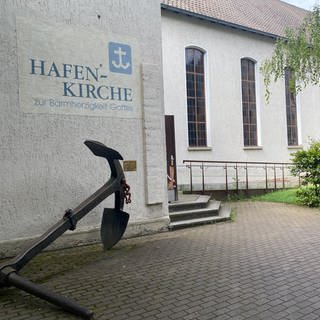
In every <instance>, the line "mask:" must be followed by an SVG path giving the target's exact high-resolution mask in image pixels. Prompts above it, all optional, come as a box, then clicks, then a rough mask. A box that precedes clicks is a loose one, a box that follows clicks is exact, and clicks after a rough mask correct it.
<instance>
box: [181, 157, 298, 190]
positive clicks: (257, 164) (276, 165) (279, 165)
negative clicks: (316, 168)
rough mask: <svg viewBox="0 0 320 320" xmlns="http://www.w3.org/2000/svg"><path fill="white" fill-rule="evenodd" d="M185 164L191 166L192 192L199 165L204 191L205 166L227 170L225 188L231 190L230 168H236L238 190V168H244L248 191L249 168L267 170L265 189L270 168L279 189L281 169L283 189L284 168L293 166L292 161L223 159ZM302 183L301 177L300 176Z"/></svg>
mask: <svg viewBox="0 0 320 320" xmlns="http://www.w3.org/2000/svg"><path fill="white" fill-rule="evenodd" d="M183 164H186V167H187V168H189V177H190V192H191V193H192V192H193V170H192V168H193V167H194V168H195V167H199V168H200V169H201V179H202V183H201V184H202V193H204V192H205V170H204V169H205V168H208V167H222V168H223V169H224V171H225V190H226V192H229V185H228V175H229V171H228V168H233V169H234V170H235V181H236V190H237V191H239V175H238V169H240V168H243V169H244V170H245V171H246V173H245V184H246V188H245V190H246V192H248V190H249V173H248V171H249V170H248V168H250V167H251V168H252V167H254V168H261V169H264V170H265V189H266V190H268V189H269V187H268V169H271V170H273V180H274V188H273V189H277V188H278V189H279V186H278V185H277V173H276V170H277V169H280V170H281V171H282V189H284V188H285V175H284V169H285V168H288V167H291V166H293V163H290V162H262V161H223V160H183ZM299 185H300V177H299Z"/></svg>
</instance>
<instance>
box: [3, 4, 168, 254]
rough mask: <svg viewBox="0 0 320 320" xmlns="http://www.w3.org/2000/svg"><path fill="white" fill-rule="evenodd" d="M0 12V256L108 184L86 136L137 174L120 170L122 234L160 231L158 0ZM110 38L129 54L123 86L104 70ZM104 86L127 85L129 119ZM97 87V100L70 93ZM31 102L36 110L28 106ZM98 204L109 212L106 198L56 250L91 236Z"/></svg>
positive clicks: (163, 205)
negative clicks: (128, 195) (125, 187)
mask: <svg viewBox="0 0 320 320" xmlns="http://www.w3.org/2000/svg"><path fill="white" fill-rule="evenodd" d="M0 6H1V10H0V43H1V46H0V69H1V73H0V110H1V116H0V136H1V152H0V161H1V166H0V180H1V184H0V212H1V218H0V248H1V249H0V257H1V256H5V255H8V254H12V253H14V252H17V251H19V249H20V247H21V246H23V245H25V241H26V240H27V239H32V238H35V237H36V236H38V235H40V234H42V233H43V232H44V231H46V230H47V229H48V228H49V227H50V226H51V225H53V224H54V223H55V222H57V221H58V220H59V219H61V218H62V216H63V214H64V211H65V210H66V209H67V208H75V207H76V206H77V205H79V204H80V203H81V202H82V201H84V200H85V199H86V198H87V197H88V196H90V195H91V194H92V193H93V192H94V191H96V190H97V189H98V188H99V187H100V186H102V184H104V183H105V182H106V180H107V179H108V177H109V171H108V170H109V169H107V165H106V162H105V161H104V160H102V159H101V158H100V159H99V158H97V157H95V156H94V155H93V154H92V153H91V152H90V150H89V149H87V148H86V146H85V145H84V144H83V142H84V141H85V140H86V139H91V140H97V141H100V142H102V143H104V144H105V145H107V146H109V147H111V148H114V149H116V150H117V151H119V152H120V153H121V154H122V156H123V158H124V160H132V161H135V162H136V167H137V169H136V170H135V171H129V172H126V179H127V183H128V184H129V185H130V186H131V192H132V203H131V204H130V205H125V208H124V210H125V211H127V212H128V213H129V214H130V220H129V227H128V229H127V233H126V234H127V236H129V235H137V234H142V233H146V232H153V231H158V230H160V229H162V228H165V227H166V226H167V224H168V208H167V193H166V173H165V144H164V129H163V126H164V120H163V114H164V112H163V103H162V96H163V92H162V90H163V89H162V71H161V70H162V61H161V15H160V7H159V1H158V0H139V1H135V3H134V5H133V3H132V1H129V0H122V1H113V0H111V1H102V0H101V1H100V0H98V1H90V0H81V1H67V2H66V1H64V0H58V1H57V0H50V1H6V0H1V1H0ZM150 21H152V23H151V24H150ZM110 42H120V43H124V44H129V45H130V47H131V48H132V59H133V62H132V63H133V67H134V70H133V72H132V76H134V77H135V78H134V79H135V80H134V81H133V82H131V84H130V81H129V80H128V79H129V76H131V75H128V74H118V75H117V74H115V73H111V72H109V71H107V70H108V69H107V66H106V61H107V55H108V53H107V44H108V43H110ZM109 55H110V54H109ZM109 58H110V56H109ZM31 59H34V61H35V62H34V63H35V66H36V67H35V68H36V69H34V72H32V69H30V68H32V65H31V64H30V63H32V60H31ZM41 61H45V62H43V63H45V68H46V71H45V72H43V73H44V74H42V69H41V63H42V62H41ZM100 61H101V62H100ZM124 62H125V61H123V63H124ZM53 63H55V66H56V68H55V67H54V66H53ZM63 63H64V64H65V66H63ZM99 63H100V65H99ZM124 64H125V63H124ZM67 65H69V67H68V66H67ZM75 65H79V66H78V67H77V68H78V69H77V71H75ZM81 65H82V67H81ZM70 66H71V67H70ZM86 66H89V67H90V68H91V69H92V70H98V69H99V68H100V69H99V70H100V71H99V70H98V71H99V72H100V75H103V76H105V77H104V78H107V80H105V79H103V78H102V77H100V78H99V81H98V80H96V79H95V77H94V76H93V75H92V73H91V74H89V76H87V78H89V77H90V79H87V78H86V77H85V76H84V74H85V73H84V72H83V71H84V70H86V69H85V68H86ZM28 68H29V69H28ZM63 68H65V70H69V69H70V70H72V72H73V80H72V81H73V82H74V83H75V85H73V86H71V84H68V86H69V87H68V88H69V89H65V92H64V96H63V97H62V93H61V92H63V91H61V90H63V82H66V81H71V80H70V77H69V76H70V73H68V71H64V72H65V77H63V71H62V70H63ZM68 68H69V69H68ZM28 70H30V73H28ZM101 70H102V71H101ZM98 71H97V72H98ZM70 72H71V71H70ZM82 72H83V73H82ZM94 72H95V71H94ZM94 72H93V73H94ZM102 72H106V73H102ZM68 77H69V79H66V78H68ZM87 80H88V81H87ZM104 81H109V82H110V83H112V84H114V85H115V86H118V87H124V86H129V87H130V89H127V91H126V98H125V100H126V101H125V102H126V104H127V105H128V106H129V107H128V108H129V109H128V110H129V111H130V110H131V109H130V108H131V107H132V108H133V109H134V110H135V113H134V114H133V115H131V114H128V113H126V112H122V110H120V109H119V110H120V111H117V110H118V109H117V107H118V106H119V107H121V104H119V103H118V104H117V103H116V102H115V101H113V102H112V103H113V104H110V101H105V100H106V99H107V96H106V95H107V91H106V90H109V89H110V88H109V87H108V88H109V89H107V87H106V84H105V83H108V82H104ZM128 81H129V82H128ZM98 82H99V83H98ZM101 84H105V85H104V87H103V88H102V90H101V91H100V93H101V94H100V96H101V97H100V98H99V97H97V96H93V94H89V95H88V96H87V97H85V98H83V97H79V95H80V94H79V91H78V93H77V94H76V93H75V92H76V91H72V90H73V89H74V88H75V87H76V86H78V85H83V86H87V85H92V86H96V87H95V90H96V89H97V86H98V85H99V86H100V85H101ZM89 88H91V89H92V88H93V87H89ZM103 90H105V91H103ZM109 93H110V92H109ZM95 94H96V91H95ZM116 94H117V93H116ZM77 95H78V96H77ZM39 97H40V98H41V99H42V100H41V101H42V108H43V109H39V108H40V106H39V105H37V104H36V101H37V100H36V99H38V98H39ZM98 98H99V99H98ZM59 99H60V100H59ZM122 100H124V99H122ZM82 101H83V104H81V103H82ZM132 101H134V102H133V103H132V104H130V103H129V102H132ZM118 102H119V101H118ZM122 102H123V101H122ZM32 103H33V104H32ZM59 104H60V105H59ZM40 105H41V104H40ZM88 106H90V107H88ZM94 106H95V108H97V109H98V110H93V109H94ZM97 106H98V107H97ZM104 106H106V110H103V108H104ZM54 107H57V109H54ZM91 109H92V110H91ZM95 111H99V112H98V113H95ZM115 113H117V114H115ZM104 207H113V197H110V199H107V200H106V201H104V202H103V203H102V204H100V205H99V206H98V207H97V208H96V209H94V210H93V211H92V212H90V213H89V214H88V215H87V216H86V217H85V218H84V219H83V220H81V221H80V222H79V223H78V225H77V229H76V230H75V231H74V232H70V233H69V235H68V236H67V237H66V238H65V239H67V241H65V242H63V241H62V245H66V244H67V245H72V244H75V243H87V242H90V241H96V240H99V229H100V221H101V218H102V211H103V208H104ZM58 242H59V241H58Z"/></svg>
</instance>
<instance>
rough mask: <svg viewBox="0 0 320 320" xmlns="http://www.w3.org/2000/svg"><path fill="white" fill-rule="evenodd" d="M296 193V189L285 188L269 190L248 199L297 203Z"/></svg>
mask: <svg viewBox="0 0 320 320" xmlns="http://www.w3.org/2000/svg"><path fill="white" fill-rule="evenodd" d="M296 193H297V189H285V190H278V191H273V192H269V193H266V194H264V195H261V196H254V197H251V198H250V199H251V200H255V201H268V202H281V203H289V204H298V202H297V196H296Z"/></svg>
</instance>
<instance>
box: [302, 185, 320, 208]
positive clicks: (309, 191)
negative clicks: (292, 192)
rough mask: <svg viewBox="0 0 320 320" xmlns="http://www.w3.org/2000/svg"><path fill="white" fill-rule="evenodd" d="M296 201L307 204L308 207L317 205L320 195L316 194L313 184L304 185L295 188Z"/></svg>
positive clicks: (319, 204)
mask: <svg viewBox="0 0 320 320" xmlns="http://www.w3.org/2000/svg"><path fill="white" fill-rule="evenodd" d="M297 198H298V203H300V204H302V205H304V206H309V207H319V206H320V197H319V196H318V195H317V194H316V190H315V187H314V186H304V187H300V188H299V189H298V190H297Z"/></svg>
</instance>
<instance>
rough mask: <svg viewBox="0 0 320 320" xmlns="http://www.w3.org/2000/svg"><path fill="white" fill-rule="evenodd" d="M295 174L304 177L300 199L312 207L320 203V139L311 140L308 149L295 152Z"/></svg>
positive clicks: (299, 192)
mask: <svg viewBox="0 0 320 320" xmlns="http://www.w3.org/2000/svg"><path fill="white" fill-rule="evenodd" d="M292 156H293V158H292V162H293V164H294V167H293V168H292V169H291V172H292V174H293V175H295V176H298V175H300V177H301V178H302V179H303V183H302V184H304V185H307V186H308V187H302V188H300V190H299V191H298V193H297V197H298V201H299V202H300V203H302V204H305V205H308V206H310V207H315V206H319V204H320V200H319V198H320V141H311V144H310V147H309V148H308V149H307V150H301V151H297V152H295V153H293V155H292Z"/></svg>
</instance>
